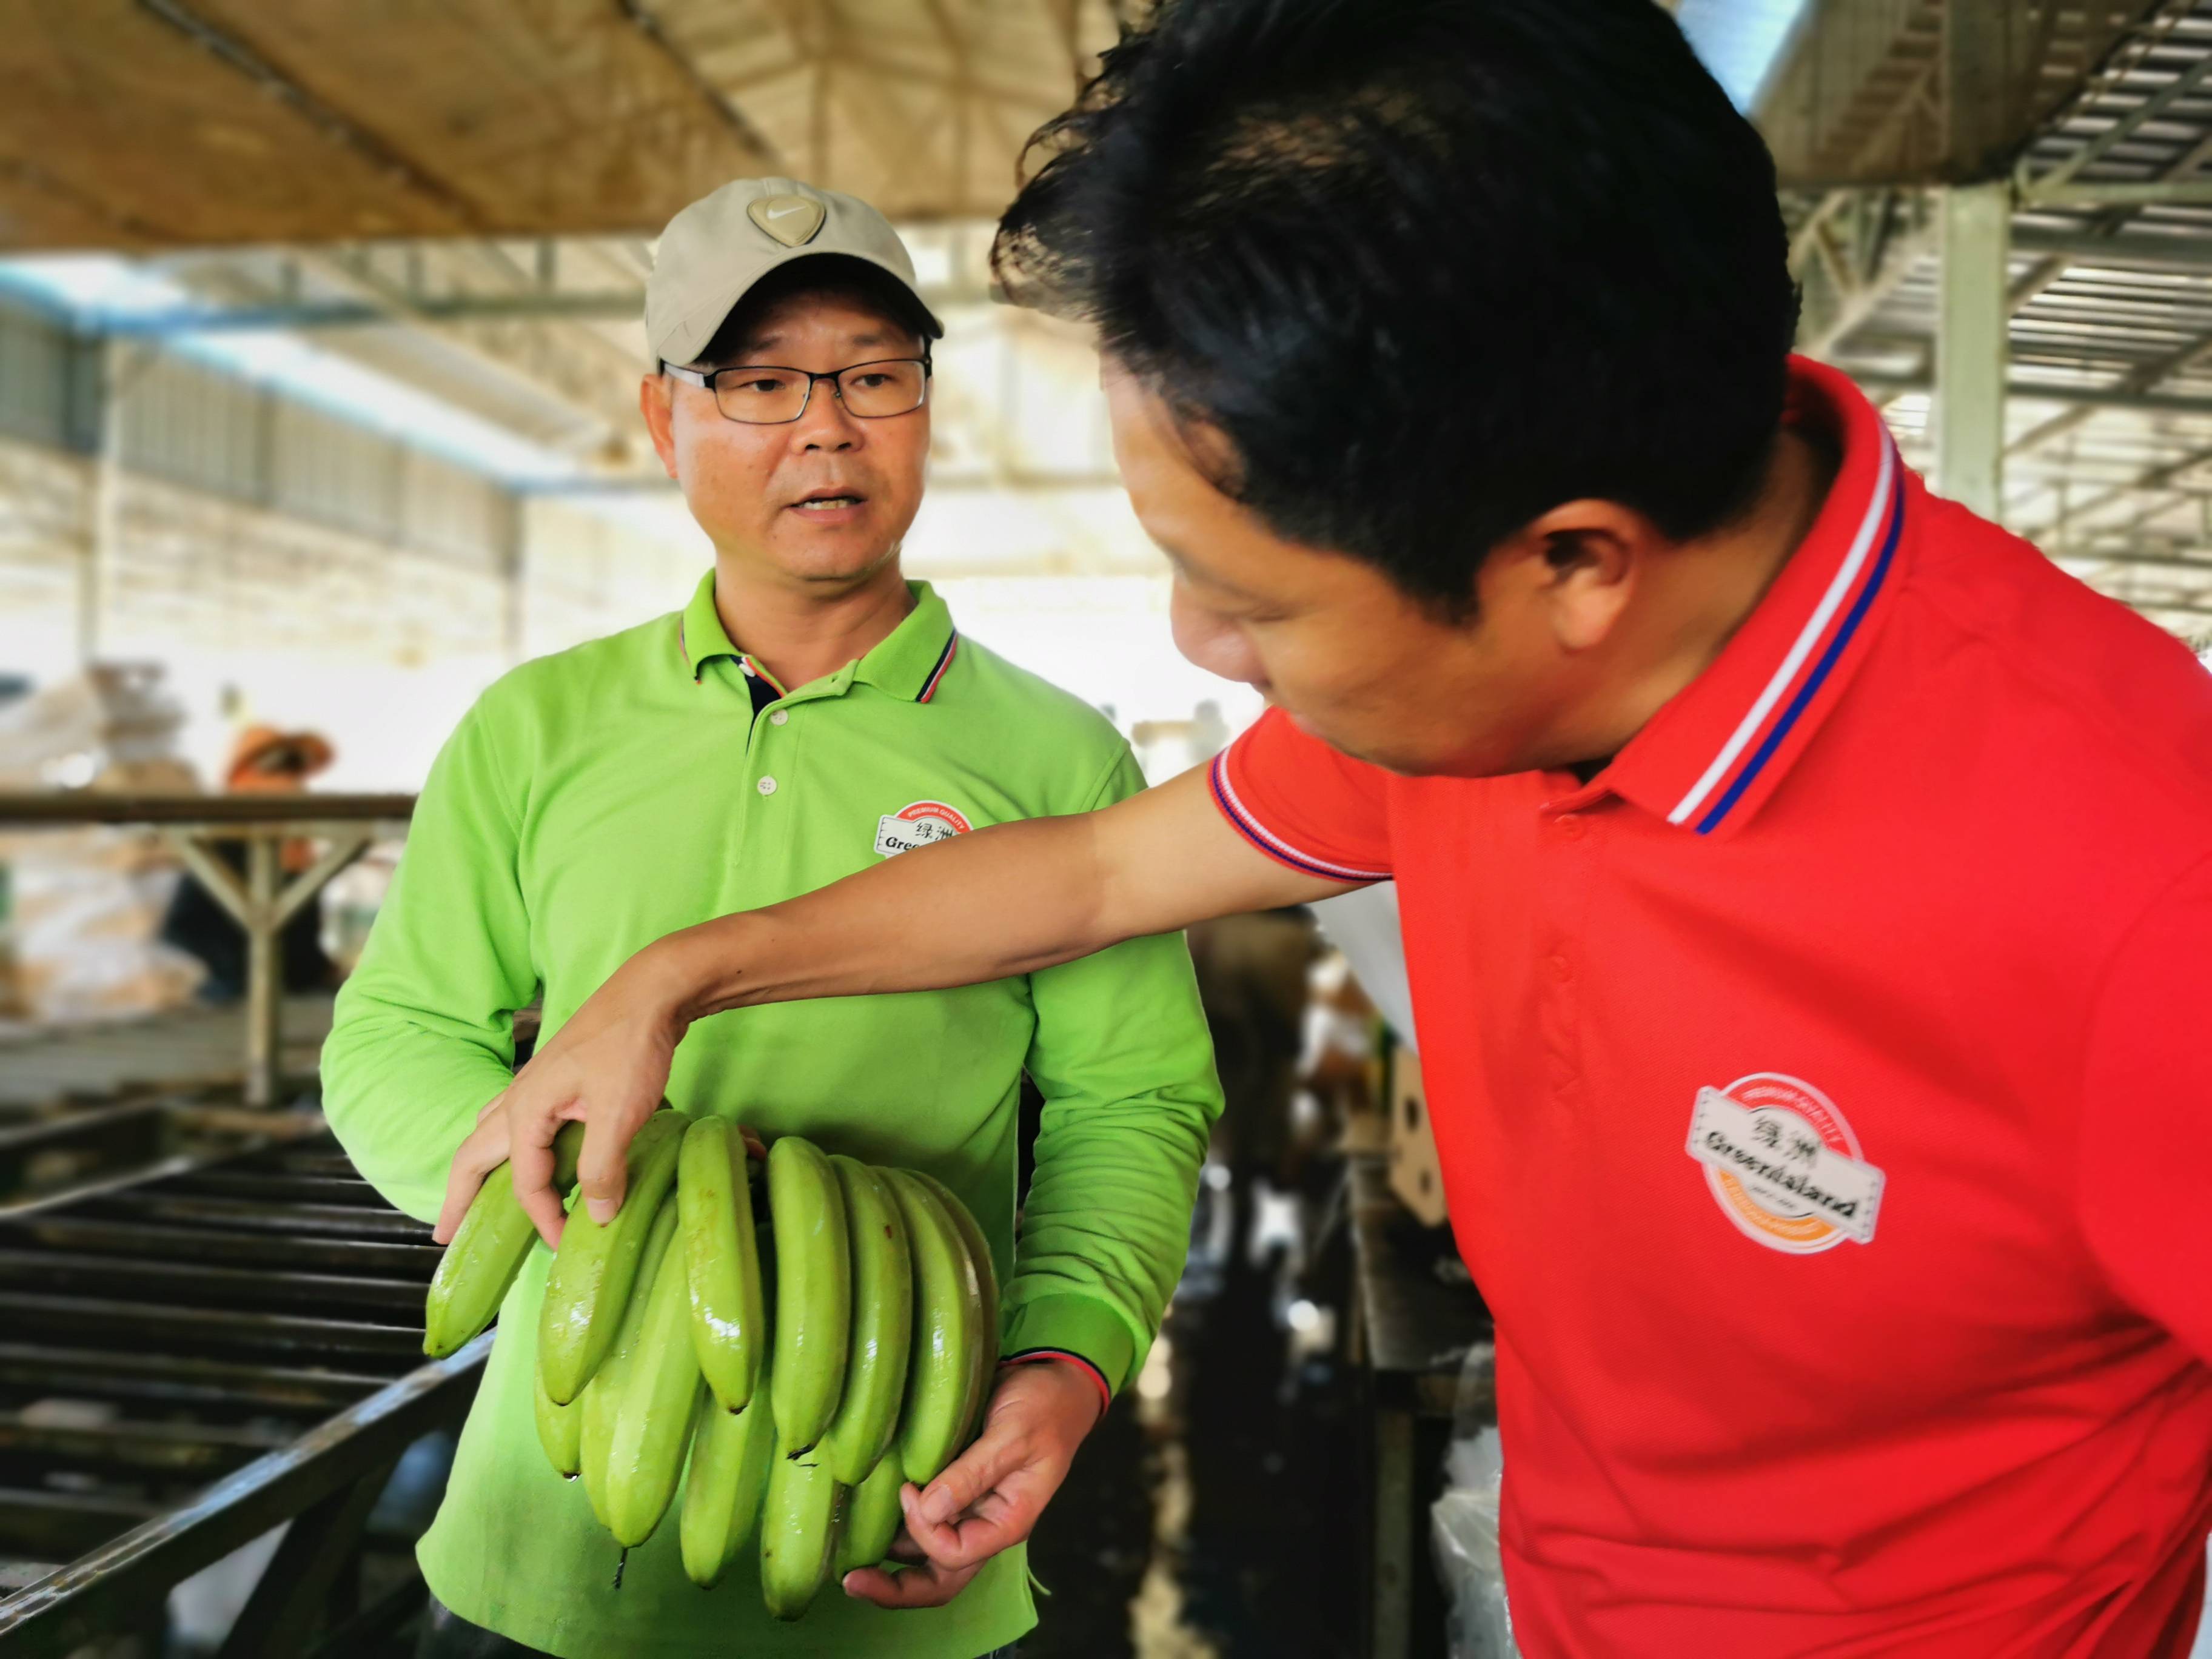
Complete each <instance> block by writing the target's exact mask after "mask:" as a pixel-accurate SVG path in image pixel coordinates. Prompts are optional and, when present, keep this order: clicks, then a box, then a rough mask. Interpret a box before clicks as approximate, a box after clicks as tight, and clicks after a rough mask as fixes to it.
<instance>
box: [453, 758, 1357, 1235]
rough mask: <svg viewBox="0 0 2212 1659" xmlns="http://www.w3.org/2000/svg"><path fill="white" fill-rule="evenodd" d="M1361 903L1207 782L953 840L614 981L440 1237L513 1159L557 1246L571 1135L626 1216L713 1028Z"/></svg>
mask: <svg viewBox="0 0 2212 1659" xmlns="http://www.w3.org/2000/svg"><path fill="white" fill-rule="evenodd" d="M1347 890H1349V887H1348V885H1347V884H1344V883H1340V882H1331V881H1325V880H1322V879H1321V878H1316V877H1313V876H1309V875H1306V874H1304V873H1302V872H1298V871H1297V870H1293V869H1291V868H1290V867H1289V866H1285V865H1282V864H1279V863H1277V862H1276V861H1275V860H1273V859H1270V858H1268V857H1267V855H1266V854H1262V853H1261V852H1260V851H1258V850H1257V849H1256V848H1254V847H1253V846H1252V845H1251V844H1250V843H1249V842H1247V841H1245V840H1244V838H1243V836H1241V835H1239V834H1238V833H1237V830H1236V829H1233V828H1232V827H1231V825H1230V824H1229V823H1228V822H1227V821H1226V820H1225V818H1224V817H1222V816H1221V814H1220V812H1219V811H1218V810H1217V808H1216V807H1215V805H1214V804H1213V802H1212V799H1211V797H1210V794H1209V793H1208V786H1207V782H1206V773H1205V770H1204V769H1202V768H1201V769H1194V770H1192V771H1189V772H1187V773H1185V774H1184V775H1182V776H1181V777H1179V778H1176V779H1175V780H1173V781H1170V782H1169V783H1166V784H1164V785H1162V786H1161V787H1159V788H1158V789H1151V790H1147V791H1146V792H1145V793H1143V794H1140V795H1137V796H1134V797H1133V798H1132V799H1128V800H1126V801H1122V802H1121V803H1119V804H1118V805H1114V806H1109V807H1107V808H1105V809H1104V810H1103V811H1097V812H1088V813H1081V814H1077V815H1073V816H1071V817H1054V818H1033V819H1030V820H1027V821H1024V822H1023V823H1009V824H1000V825H997V826H994V828H991V829H981V830H978V831H976V832H975V833H974V834H972V835H966V836H954V837H953V838H951V840H948V841H944V842H939V843H938V844H937V845H935V846H933V847H929V848H922V849H921V850H919V851H916V852H912V853H907V854H902V855H901V856H899V857H897V858H895V859H890V860H886V861H885V862H884V863H883V864H881V865H878V866H876V867H875V868H873V869H871V870H864V871H862V872H860V873H859V874H858V875H854V876H848V878H845V879H844V880H842V881H840V882H836V883H833V884H831V885H829V886H828V887H825V888H823V889H821V890H819V891H817V892H813V893H809V894H807V895H805V896H803V897H800V898H796V899H792V900H789V901H787V902H785V903H782V904H777V905H771V906H769V908H765V909H761V910H748V911H740V912H738V914H736V915H728V916H723V917H720V918H719V919H717V920H715V921H709V922H704V923H702V924H701V925H700V926H698V927H690V928H687V929H685V930H684V932H682V933H672V934H671V935H669V936H668V937H667V938H666V939H662V940H660V941H659V943H658V944H655V945H649V946H647V948H646V949H645V950H643V951H640V952H638V954H637V955H636V956H635V957H631V958H630V960H629V962H628V963H624V964H623V966H622V967H621V968H620V969H617V970H616V972H615V973H614V975H612V976H611V978H609V980H608V981H607V982H606V983H605V985H604V986H602V987H600V988H599V990H598V991H597V992H595V993H594V994H592V997H591V999H590V1000H588V1001H586V1003H585V1004H584V1006H582V1007H580V1009H578V1010H577V1011H576V1013H575V1015H574V1017H573V1018H571V1019H570V1020H569V1021H568V1023H567V1024H565V1025H563V1026H562V1028H561V1030H559V1031H558V1032H557V1033H556V1034H555V1035H554V1036H553V1037H552V1038H551V1039H550V1041H549V1042H547V1043H546V1044H545V1045H544V1047H543V1048H540V1049H539V1051H538V1054H537V1056H536V1058H535V1059H533V1060H532V1061H531V1062H530V1064H529V1065H528V1066H526V1067H525V1068H524V1069H523V1071H522V1073H521V1074H520V1076H519V1077H518V1078H517V1079H515V1082H514V1085H513V1087H512V1088H511V1089H509V1090H508V1091H507V1101H506V1106H505V1109H503V1110H502V1111H500V1112H495V1113H494V1114H492V1115H491V1116H490V1117H489V1118H488V1119H486V1121H484V1123H483V1125H482V1126H480V1127H479V1128H478V1130H477V1133H475V1134H474V1135H471V1137H470V1139H469V1141H468V1143H467V1144H465V1146H463V1147H462V1149H461V1152H460V1154H459V1156H458V1157H457V1158H455V1160H454V1163H453V1176H452V1180H451V1182H450V1184H449V1187H448V1191H447V1200H446V1207H445V1210H444V1212H443V1213H442V1214H441V1217H440V1220H439V1237H440V1238H441V1239H443V1238H445V1237H449V1236H450V1234H451V1231H452V1229H453V1227H455V1226H457V1225H459V1221H460V1218H461V1215H462V1213H463V1212H464V1211H465V1209H466V1207H467V1206H468V1202H469V1200H470V1199H471V1198H472V1197H473V1196H474V1195H475V1194H476V1190H477V1187H478V1186H479V1185H480V1184H481V1183H482V1182H483V1177H484V1175H485V1174H486V1173H487V1172H488V1171H489V1170H492V1169H494V1168H495V1167H496V1166H497V1165H498V1164H499V1163H500V1161H501V1159H503V1158H509V1157H510V1154H511V1156H512V1166H513V1177H514V1184H515V1190H516V1193H517V1194H519V1195H520V1198H521V1200H522V1201H523V1204H524V1206H525V1207H526V1208H527V1209H528V1210H529V1212H530V1213H531V1215H532V1217H533V1218H535V1219H536V1221H537V1223H538V1231H539V1232H540V1233H542V1234H543V1235H544V1237H545V1238H546V1240H547V1241H548V1242H549V1243H551V1242H554V1241H556V1240H557V1239H558V1238H559V1237H560V1232H561V1220H562V1213H561V1204H560V1200H559V1199H558V1198H557V1197H556V1195H555V1194H554V1192H553V1189H552V1187H551V1178H552V1153H551V1151H550V1148H551V1146H552V1142H553V1136H554V1134H555V1133H556V1131H557V1130H558V1129H559V1127H560V1126H561V1125H562V1123H563V1122H565V1121H571V1120H578V1121H582V1122H584V1123H585V1124H586V1125H587V1126H588V1127H587V1129H586V1135H585V1142H584V1154H583V1159H582V1163H581V1165H580V1176H579V1180H580V1188H581V1193H582V1197H583V1200H584V1201H585V1202H586V1203H588V1204H589V1205H590V1206H592V1213H593V1214H594V1215H599V1216H611V1215H612V1214H613V1213H614V1212H615V1210H616V1209H617V1208H618V1207H619V1206H620V1205H621V1203H622V1196H623V1182H624V1173H625V1172H624V1166H623V1155H624V1153H625V1152H626V1151H627V1149H628V1147H629V1140H630V1137H631V1136H632V1135H633V1134H635V1133H636V1131H637V1128H638V1126H639V1125H641V1124H642V1123H643V1122H644V1121H645V1120H646V1118H647V1116H649V1115H651V1114H652V1112H653V1109H654V1108H655V1107H657V1106H658V1105H659V1103H660V1100H661V1096H662V1093H663V1091H665V1089H666V1087H667V1084H668V1068H669V1061H670V1059H671V1056H672V1055H673V1054H674V1052H675V1048H676V1044H677V1042H678V1041H679V1040H680V1039H681V1038H682V1036H683V1035H684V1031H685V1030H687V1029H688V1028H689V1027H690V1024H691V1023H692V1022H693V1021H694V1020H697V1019H702V1018H705V1017H707V1016H708V1015H709V1014H714V1013H720V1012H723V1011H724V1010H726V1009H731V1008H743V1007H750V1006H753V1005H755V1004H757V1003H764V1002H787V1001H795V1000H799V999H802V998H807V997H834V996H862V995H870V994H882V993H885V992H892V991H927V990H937V989H940V988H943V987H947V986H954V985H972V984H976V983H980V982H981V981H987V980H994V979H1004V978H1007V977H1009V976H1011V975H1016V974H1025V973H1031V972H1035V971H1036V970H1037V969H1043V968H1049V967H1053V966H1055V965H1057V964H1058V963H1063V962H1071V961H1073V960H1074V959H1075V958H1076V957H1084V956H1088V955H1090V954H1091V952H1092V951H1099V950H1103V949H1104V948H1105V947H1106V946H1107V945H1115V944H1118V943H1120V942H1121V940H1123V939H1136V938H1139V937H1142V936H1144V935H1146V934H1150V933H1169V932H1171V931H1173V930H1174V929H1176V928H1179V927H1185V926H1187V925H1188V924H1189V923H1191V922H1194V921H1203V920H1205V919H1206V918H1208V917H1211V916H1219V915H1232V914H1235V913H1237V912H1238V911H1243V910H1259V909H1267V908H1273V907H1275V906H1279V905H1285V904H1298V903H1304V902H1308V901H1310V900H1313V899H1317V898H1324V897H1327V896H1329V895H1330V894H1333V893H1341V892H1345V891H1347Z"/></svg>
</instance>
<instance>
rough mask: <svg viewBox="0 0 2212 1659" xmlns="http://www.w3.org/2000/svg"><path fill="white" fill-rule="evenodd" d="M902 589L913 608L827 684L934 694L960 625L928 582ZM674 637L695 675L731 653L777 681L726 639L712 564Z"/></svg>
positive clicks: (914, 697)
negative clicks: (716, 602)
mask: <svg viewBox="0 0 2212 1659" xmlns="http://www.w3.org/2000/svg"><path fill="white" fill-rule="evenodd" d="M907 591H908V592H909V593H911V594H913V595H914V609H913V610H911V611H908V612H907V613H906V615H905V616H904V617H902V618H901V619H900V622H899V625H898V626H897V627H896V628H894V629H891V631H890V633H889V634H888V635H884V638H883V640H882V641H879V642H878V644H877V646H876V647H875V648H874V649H873V650H872V651H870V652H869V653H867V655H866V656H864V657H862V658H861V659H860V661H859V662H857V663H848V664H846V665H845V666H844V667H843V668H842V669H840V670H838V671H837V672H836V674H834V675H832V676H830V678H829V680H828V682H826V683H825V689H826V690H831V691H843V690H845V689H846V688H847V687H848V685H850V684H852V683H853V682H854V681H855V680H858V681H860V683H862V684H867V685H872V686H874V687H876V688H877V689H878V690H882V691H887V692H889V693H890V694H891V695H892V696H896V697H899V698H902V699H903V700H905V701H907V702H929V701H930V700H931V699H932V698H933V697H934V696H936V695H937V690H938V687H939V685H941V684H943V683H944V680H945V674H946V673H947V671H950V670H951V666H952V663H953V659H955V658H956V657H957V655H958V654H959V651H960V634H959V630H958V629H956V628H954V627H953V625H952V612H951V610H950V609H949V608H948V607H947V606H946V605H945V601H944V600H943V599H940V598H939V597H938V593H937V590H936V589H935V588H933V587H932V586H930V585H929V584H928V583H927V582H908V584H907ZM676 643H677V649H678V652H679V653H681V655H682V657H683V659H684V666H685V668H686V669H688V670H689V671H690V675H691V678H693V679H694V680H696V679H698V678H700V676H701V675H702V674H703V673H705V672H706V666H707V665H708V663H709V662H711V661H713V660H714V659H715V658H717V657H733V658H735V659H737V660H738V662H739V663H741V664H742V665H744V667H745V669H746V670H747V671H750V672H751V673H755V674H757V675H759V676H760V677H761V678H763V679H764V680H766V681H768V683H769V684H770V685H775V684H776V682H775V679H774V678H772V677H771V676H770V675H769V671H768V670H767V669H766V668H765V667H763V665H761V664H760V663H759V662H758V661H757V660H755V659H753V658H751V657H749V656H747V655H746V654H745V653H744V652H742V651H740V650H738V647H736V645H735V644H733V643H732V641H731V639H730V634H729V630H728V629H726V628H724V627H723V626H722V617H721V613H720V611H717V610H716V609H715V608H714V572H713V571H712V570H709V571H708V573H707V574H705V575H704V576H702V577H701V578H700V579H699V586H697V587H696V588H694V589H693V590H692V593H691V602H690V604H689V605H685V606H684V614H683V615H682V617H679V618H678V621H677V624H676ZM776 689H777V690H778V691H779V692H781V691H782V690H783V688H782V687H781V686H777V688H776ZM794 689H796V688H794Z"/></svg>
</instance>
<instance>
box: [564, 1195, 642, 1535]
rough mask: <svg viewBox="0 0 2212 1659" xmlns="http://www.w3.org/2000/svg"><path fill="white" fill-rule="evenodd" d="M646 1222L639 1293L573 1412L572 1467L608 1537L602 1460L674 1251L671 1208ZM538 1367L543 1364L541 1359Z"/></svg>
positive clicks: (609, 1510)
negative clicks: (658, 1283)
mask: <svg viewBox="0 0 2212 1659" xmlns="http://www.w3.org/2000/svg"><path fill="white" fill-rule="evenodd" d="M623 1208H624V1209H625V1210H627V1209H628V1208H629V1204H628V1203H627V1202H625V1203H624V1205H623ZM650 1221H651V1230H650V1231H648V1232H647V1234H646V1237H645V1243H644V1246H643V1248H642V1249H641V1250H640V1251H639V1253H638V1255H639V1261H638V1264H637V1279H638V1283H639V1285H641V1286H642V1287H643V1288H642V1289H641V1291H640V1293H639V1294H637V1295H635V1296H632V1297H630V1298H629V1305H628V1306H626V1307H625V1308H624V1309H623V1314H622V1322H621V1323H620V1324H619V1325H618V1326H617V1328H616V1330H615V1335H614V1340H613V1341H612V1342H611V1344H610V1345H609V1347H608V1352H607V1357H606V1358H605V1361H603V1362H602V1363H601V1364H600V1365H599V1369H598V1370H595V1371H593V1372H592V1380H591V1381H590V1383H586V1385H585V1388H584V1391H583V1394H582V1395H581V1396H580V1398H579V1399H578V1400H577V1401H576V1402H575V1405H574V1407H573V1409H574V1410H575V1411H576V1412H578V1413H580V1416H581V1418H582V1419H583V1420H582V1424H581V1426H580V1429H579V1431H578V1433H577V1446H578V1457H577V1462H578V1467H579V1471H580V1473H581V1474H582V1475H583V1477H584V1495H585V1496H586V1497H587V1498H590V1499H591V1500H592V1514H593V1515H596V1516H599V1524H600V1525H601V1526H603V1527H605V1528H608V1529H609V1530H610V1531H611V1530H612V1529H613V1526H614V1522H613V1516H614V1510H613V1507H612V1499H613V1496H614V1487H615V1482H614V1480H613V1479H612V1475H613V1472H614V1471H613V1466H612V1464H611V1462H610V1459H609V1455H608V1454H609V1453H610V1452H611V1450H612V1449H613V1447H614V1443H615V1423H616V1419H617V1415H618V1414H619V1413H620V1412H621V1409H622V1407H623V1400H624V1398H625V1396H626V1395H628V1393H629V1382H630V1370H631V1368H632V1366H634V1365H635V1364H636V1361H637V1356H638V1348H639V1345H640V1344H641V1342H642V1341H643V1340H644V1336H645V1326H646V1319H647V1315H648V1314H649V1313H650V1312H651V1310H652V1301H653V1297H652V1286H653V1280H654V1279H655V1278H656V1277H658V1276H659V1272H660V1269H661V1267H662V1266H663V1264H664V1263H665V1262H666V1261H668V1259H669V1252H670V1250H671V1249H673V1248H674V1246H675V1242H676V1206H675V1205H673V1204H671V1203H669V1202H667V1201H666V1200H665V1199H664V1200H662V1202H661V1203H660V1204H659V1206H657V1207H656V1208H655V1210H654V1212H653V1215H652V1217H651V1218H650ZM557 1259H558V1258H557V1257H556V1260H557ZM539 1364H541V1366H542V1365H543V1364H544V1356H543V1355H542V1354H541V1355H540V1356H539ZM547 1397H548V1398H549V1399H550V1397H551V1390H550V1389H548V1390H547Z"/></svg>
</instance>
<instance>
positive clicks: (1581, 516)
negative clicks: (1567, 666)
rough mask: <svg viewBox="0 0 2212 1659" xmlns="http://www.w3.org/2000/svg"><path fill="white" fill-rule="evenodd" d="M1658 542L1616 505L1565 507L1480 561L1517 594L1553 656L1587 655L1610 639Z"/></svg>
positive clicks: (1647, 524) (1644, 522) (1640, 518)
mask: <svg viewBox="0 0 2212 1659" xmlns="http://www.w3.org/2000/svg"><path fill="white" fill-rule="evenodd" d="M1660 540H1661V538H1660V536H1659V533H1658V532H1657V531H1656V529H1655V528H1654V527H1653V526H1652V524H1651V521H1650V520H1649V519H1646V518H1645V517H1644V515H1643V514H1642V513H1638V512H1635V511H1632V509H1630V508H1628V507H1622V506H1621V505H1620V503H1619V502H1617V501H1565V502H1562V503H1561V504H1560V505H1559V506H1558V507H1553V509H1552V510H1551V511H1549V512H1548V513H1542V514H1541V515H1540V516H1538V517H1536V518H1534V519H1531V520H1529V521H1528V523H1527V524H1525V525H1523V526H1522V527H1521V528H1520V529H1519V530H1517V531H1516V532H1514V533H1513V534H1512V535H1510V536H1509V537H1507V538H1505V540H1504V542H1503V543H1502V544H1499V545H1498V547H1497V548H1496V549H1495V550H1493V551H1492V555H1491V558H1490V560H1489V561H1487V562H1493V563H1497V564H1498V565H1499V566H1500V567H1501V574H1509V575H1510V578H1511V579H1512V580H1515V581H1516V585H1517V586H1522V588H1523V594H1522V597H1523V598H1524V599H1527V600H1528V601H1529V602H1530V603H1532V604H1534V606H1535V607H1536V608H1537V609H1538V610H1539V611H1541V612H1542V613H1543V615H1544V617H1545V618H1546V620H1547V622H1548V623H1549V625H1550V627H1551V630H1552V635H1553V639H1554V640H1556V641H1558V643H1559V648H1560V649H1561V650H1563V651H1568V652H1580V651H1588V650H1590V649H1593V648H1594V647H1597V646H1599V645H1601V644H1603V643H1604V641H1606V639H1607V637H1608V636H1609V635H1611V634H1612V632H1613V628H1614V626H1615V625H1616V624H1617V623H1619V622H1620V617H1621V614H1622V612H1624V611H1626V610H1627V608H1628V602H1629V599H1630V598H1631V597H1632V595H1633V594H1634V592H1635V591H1636V580H1637V577H1638V574H1640V573H1641V572H1642V570H1643V568H1644V562H1645V561H1646V560H1647V559H1648V558H1650V556H1652V554H1653V552H1654V551H1655V550H1656V549H1657V547H1658V545H1659V543H1660Z"/></svg>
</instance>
